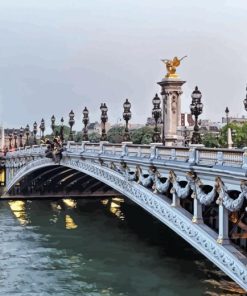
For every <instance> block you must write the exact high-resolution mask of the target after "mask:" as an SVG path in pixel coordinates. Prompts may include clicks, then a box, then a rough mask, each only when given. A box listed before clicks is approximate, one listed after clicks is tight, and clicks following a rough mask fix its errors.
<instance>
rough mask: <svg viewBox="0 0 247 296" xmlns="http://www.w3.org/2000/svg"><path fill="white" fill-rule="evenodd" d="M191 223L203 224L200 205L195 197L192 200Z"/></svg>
mask: <svg viewBox="0 0 247 296" xmlns="http://www.w3.org/2000/svg"><path fill="white" fill-rule="evenodd" d="M192 222H193V223H203V217H202V204H201V203H200V202H199V201H198V199H197V197H196V196H195V197H194V200H193V218H192Z"/></svg>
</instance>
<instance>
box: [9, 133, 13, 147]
mask: <svg viewBox="0 0 247 296" xmlns="http://www.w3.org/2000/svg"><path fill="white" fill-rule="evenodd" d="M12 139H13V135H12V134H11V133H9V150H11V149H12Z"/></svg>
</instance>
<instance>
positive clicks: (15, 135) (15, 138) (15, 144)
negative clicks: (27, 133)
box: [14, 130, 17, 149]
mask: <svg viewBox="0 0 247 296" xmlns="http://www.w3.org/2000/svg"><path fill="white" fill-rule="evenodd" d="M14 147H15V149H16V148H17V131H16V130H14Z"/></svg>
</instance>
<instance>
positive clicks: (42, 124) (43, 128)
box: [39, 118, 45, 140]
mask: <svg viewBox="0 0 247 296" xmlns="http://www.w3.org/2000/svg"><path fill="white" fill-rule="evenodd" d="M39 128H40V130H41V140H44V138H45V137H44V132H45V120H44V118H42V119H41V122H40V126H39Z"/></svg>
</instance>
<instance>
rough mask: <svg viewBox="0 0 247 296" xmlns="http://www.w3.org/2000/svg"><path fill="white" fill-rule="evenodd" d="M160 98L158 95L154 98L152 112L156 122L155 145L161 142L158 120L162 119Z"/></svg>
mask: <svg viewBox="0 0 247 296" xmlns="http://www.w3.org/2000/svg"><path fill="white" fill-rule="evenodd" d="M160 102H161V101H160V98H159V96H158V95H157V94H156V95H155V97H154V98H153V106H154V107H153V110H152V116H153V118H154V120H155V127H154V134H153V142H154V143H160V142H161V137H160V132H159V129H158V120H159V119H160V118H161V108H160Z"/></svg>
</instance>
